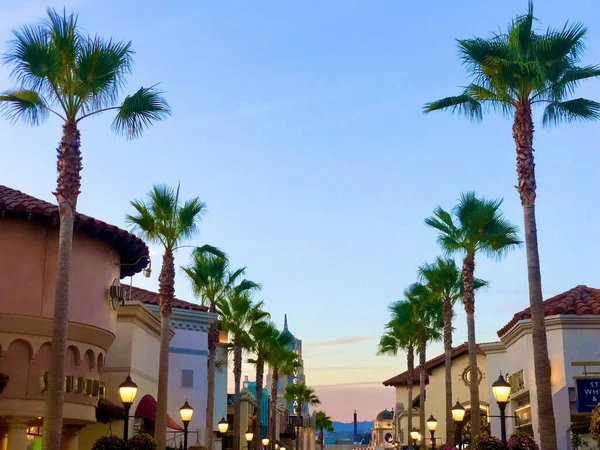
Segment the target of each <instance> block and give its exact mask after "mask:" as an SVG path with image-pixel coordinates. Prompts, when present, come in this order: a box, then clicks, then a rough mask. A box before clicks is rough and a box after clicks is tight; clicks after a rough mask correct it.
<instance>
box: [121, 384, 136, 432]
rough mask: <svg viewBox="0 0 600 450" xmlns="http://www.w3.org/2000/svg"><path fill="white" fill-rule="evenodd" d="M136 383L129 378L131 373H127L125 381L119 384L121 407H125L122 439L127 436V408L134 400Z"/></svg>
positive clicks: (128, 408) (129, 407)
mask: <svg viewBox="0 0 600 450" xmlns="http://www.w3.org/2000/svg"><path fill="white" fill-rule="evenodd" d="M137 390H138V387H137V384H135V383H134V382H133V381H132V380H131V375H127V378H125V381H123V382H122V383H121V384H120V385H119V396H120V397H121V403H123V409H125V421H124V423H123V439H124V440H127V439H128V438H129V410H130V409H131V404H132V403H133V401H134V400H135V396H136V394H137Z"/></svg>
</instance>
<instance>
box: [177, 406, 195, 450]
mask: <svg viewBox="0 0 600 450" xmlns="http://www.w3.org/2000/svg"><path fill="white" fill-rule="evenodd" d="M179 415H180V416H181V421H182V422H183V450H187V448H188V447H187V436H188V426H189V424H190V420H192V416H193V415H194V408H192V407H191V406H190V404H189V403H188V401H187V400H186V401H185V403H184V404H183V406H182V407H181V408H179Z"/></svg>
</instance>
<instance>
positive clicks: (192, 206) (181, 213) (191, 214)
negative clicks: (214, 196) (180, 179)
mask: <svg viewBox="0 0 600 450" xmlns="http://www.w3.org/2000/svg"><path fill="white" fill-rule="evenodd" d="M205 211H206V204H205V203H204V202H201V201H200V199H199V198H198V197H196V198H194V199H192V200H188V201H186V202H185V203H184V205H183V206H182V207H181V208H179V210H178V214H177V222H178V224H177V225H178V229H179V235H180V236H181V238H183V239H190V238H191V237H193V236H195V235H196V234H197V233H198V223H199V222H200V219H201V217H202V215H203V214H204V213H205Z"/></svg>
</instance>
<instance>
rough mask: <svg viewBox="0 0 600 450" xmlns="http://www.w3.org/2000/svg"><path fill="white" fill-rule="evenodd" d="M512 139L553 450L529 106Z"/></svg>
mask: <svg viewBox="0 0 600 450" xmlns="http://www.w3.org/2000/svg"><path fill="white" fill-rule="evenodd" d="M513 138H514V140H515V144H516V148H517V175H518V178H519V186H518V188H517V189H518V191H519V195H520V196H521V205H522V206H523V217H524V223H525V248H526V251H527V276H528V280H529V304H530V306H531V339H532V343H533V366H534V372H535V385H536V389H535V390H536V395H537V402H538V425H539V433H540V447H541V448H543V449H544V450H546V449H548V450H555V449H556V448H557V444H556V425H555V422H554V420H555V419H554V409H553V406H552V384H551V382H550V360H549V358H548V342H547V340H546V322H545V319H544V305H543V302H544V297H543V294H542V276H541V273H540V255H539V252H538V241H537V227H536V222H535V196H536V193H535V190H536V183H535V164H534V162H533V120H532V117H531V105H530V103H529V102H521V103H520V104H519V105H518V106H517V108H516V111H515V121H514V124H513Z"/></svg>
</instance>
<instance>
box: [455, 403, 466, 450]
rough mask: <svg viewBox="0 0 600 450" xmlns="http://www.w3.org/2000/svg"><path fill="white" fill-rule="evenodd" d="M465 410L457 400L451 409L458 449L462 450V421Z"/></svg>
mask: <svg viewBox="0 0 600 450" xmlns="http://www.w3.org/2000/svg"><path fill="white" fill-rule="evenodd" d="M466 412H467V411H466V410H465V408H464V406H463V405H461V404H460V403H459V402H458V400H456V405H454V406H453V407H452V419H453V420H454V422H456V428H457V430H458V448H459V450H462V425H463V420H464V418H465V413H466Z"/></svg>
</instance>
